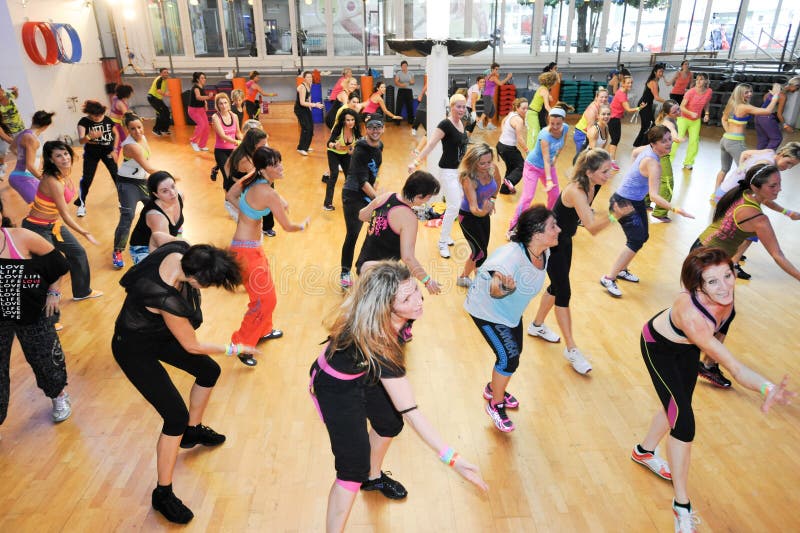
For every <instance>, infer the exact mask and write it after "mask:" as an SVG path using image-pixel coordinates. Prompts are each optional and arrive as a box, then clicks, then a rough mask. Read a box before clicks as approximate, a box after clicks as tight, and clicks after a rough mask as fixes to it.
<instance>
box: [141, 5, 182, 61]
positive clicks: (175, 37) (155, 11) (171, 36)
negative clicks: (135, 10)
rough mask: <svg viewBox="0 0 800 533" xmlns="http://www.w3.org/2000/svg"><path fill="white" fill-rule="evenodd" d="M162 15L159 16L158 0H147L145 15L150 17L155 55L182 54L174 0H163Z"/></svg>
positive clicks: (179, 26)
mask: <svg viewBox="0 0 800 533" xmlns="http://www.w3.org/2000/svg"><path fill="white" fill-rule="evenodd" d="M163 6H164V17H163V18H162V16H161V8H160V7H159V2H157V1H155V0H150V1H149V2H147V16H148V18H149V19H150V31H152V33H153V44H154V45H155V52H156V55H157V56H166V55H173V56H182V55H184V52H183V41H181V20H180V17H179V15H178V4H177V2H176V1H175V0H164V1H163Z"/></svg>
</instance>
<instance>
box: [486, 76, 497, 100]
mask: <svg viewBox="0 0 800 533" xmlns="http://www.w3.org/2000/svg"><path fill="white" fill-rule="evenodd" d="M495 87H497V84H496V83H495V82H493V81H491V80H490V79H489V78H486V86H485V87H484V88H483V94H485V95H486V96H494V89H495Z"/></svg>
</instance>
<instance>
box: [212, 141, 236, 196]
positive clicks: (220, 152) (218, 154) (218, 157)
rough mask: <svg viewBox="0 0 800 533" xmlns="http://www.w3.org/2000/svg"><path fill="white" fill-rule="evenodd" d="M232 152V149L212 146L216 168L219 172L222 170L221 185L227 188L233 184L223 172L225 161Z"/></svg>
mask: <svg viewBox="0 0 800 533" xmlns="http://www.w3.org/2000/svg"><path fill="white" fill-rule="evenodd" d="M232 153H233V150H231V149H228V148H214V161H215V162H216V163H217V168H218V169H219V171H220V172H222V187H223V188H225V187H226V186H227V189H225V190H226V191H227V190H228V189H230V188H231V186H233V181H232V180H231V179H230V178H229V177H228V173H227V172H225V163H226V162H227V161H228V158H229V157H230V156H231V154H232Z"/></svg>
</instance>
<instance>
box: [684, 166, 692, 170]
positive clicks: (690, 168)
mask: <svg viewBox="0 0 800 533" xmlns="http://www.w3.org/2000/svg"><path fill="white" fill-rule="evenodd" d="M683 168H684V169H685V170H692V169H693V168H694V167H693V166H692V165H683Z"/></svg>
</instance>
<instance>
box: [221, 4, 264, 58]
mask: <svg viewBox="0 0 800 533" xmlns="http://www.w3.org/2000/svg"><path fill="white" fill-rule="evenodd" d="M223 13H224V19H225V39H226V41H227V45H228V57H248V56H249V57H257V56H258V49H257V47H256V28H255V18H254V17H253V5H252V0H251V1H250V2H248V1H247V0H224V2H223Z"/></svg>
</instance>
